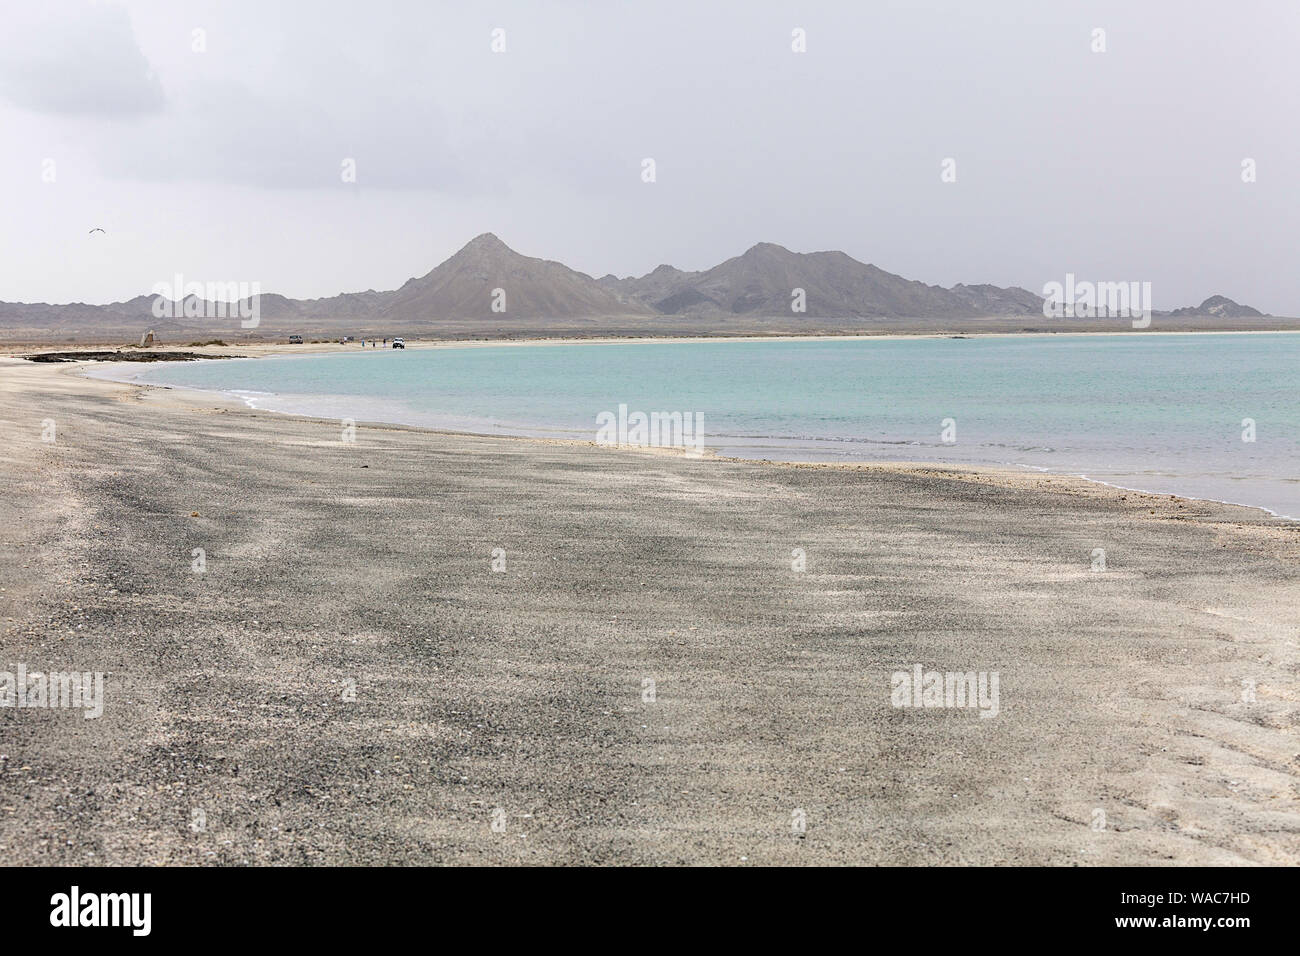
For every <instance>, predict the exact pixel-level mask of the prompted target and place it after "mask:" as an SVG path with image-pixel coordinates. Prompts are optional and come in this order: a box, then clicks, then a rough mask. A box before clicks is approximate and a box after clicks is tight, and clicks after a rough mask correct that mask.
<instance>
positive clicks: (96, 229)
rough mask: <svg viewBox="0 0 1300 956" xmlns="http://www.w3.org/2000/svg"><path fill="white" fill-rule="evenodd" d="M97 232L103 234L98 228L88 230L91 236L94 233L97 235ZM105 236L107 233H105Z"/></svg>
mask: <svg viewBox="0 0 1300 956" xmlns="http://www.w3.org/2000/svg"><path fill="white" fill-rule="evenodd" d="M97 232H104V230H103V229H100V228H99V227H98V226H96V227H95V228H94V229H92V230H90V234H91V235H92V236H93V235H94V234H95V233H97ZM105 235H107V233H105Z"/></svg>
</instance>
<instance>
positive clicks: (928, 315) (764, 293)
mask: <svg viewBox="0 0 1300 956" xmlns="http://www.w3.org/2000/svg"><path fill="white" fill-rule="evenodd" d="M796 290H802V291H801V292H799V291H796ZM156 302H157V298H156V297H155V296H152V295H141V296H137V297H136V298H134V299H131V300H129V301H126V302H115V303H112V304H110V305H103V306H95V305H85V304H81V303H73V304H69V305H46V304H25V303H0V328H6V329H19V328H21V329H31V330H45V331H47V332H49V333H60V332H68V331H89V330H94V329H101V330H109V329H112V330H118V329H140V330H143V329H146V328H152V329H156V330H157V331H159V332H160V333H163V332H169V331H170V332H177V333H180V332H183V331H184V330H187V329H194V330H209V331H211V330H214V329H215V328H217V327H216V326H214V324H213V320H211V319H205V318H202V316H204V315H212V314H215V311H209V309H210V308H212V307H211V304H210V303H206V302H204V301H203V300H201V299H198V298H196V297H193V296H191V297H189V298H187V299H183V300H181V301H180V302H179V303H178V304H177V305H176V306H175V307H174V308H173V309H168V310H167V314H168V316H171V315H176V316H180V317H179V318H170V317H165V318H159V317H158V315H157V312H156V311H155V304H156ZM796 302H797V303H798V304H800V305H802V309H799V308H794V307H792V306H793V305H794V304H795V303H796ZM1042 305H1043V297H1042V296H1041V295H1039V294H1036V293H1034V292H1030V291H1029V290H1027V289H1021V288H1016V287H1012V288H1001V287H999V286H994V285H956V286H953V287H952V288H950V289H945V288H942V287H941V286H935V285H926V284H925V283H923V282H916V281H914V280H910V279H904V278H903V277H902V276H898V275H894V274H893V273H890V272H886V271H885V270H884V269H881V268H879V267H877V266H874V265H870V264H868V263H863V262H859V261H857V260H856V259H854V258H852V257H851V256H848V255H846V254H845V253H843V252H812V253H797V252H791V251H790V250H789V249H786V248H783V247H782V246H778V245H775V244H773V243H770V242H762V243H759V244H758V245H756V246H753V247H752V248H750V249H748V250H747V251H746V252H745V253H744V254H742V255H739V256H736V257H734V258H732V259H728V260H727V261H725V262H722V263H720V264H718V265H716V266H714V267H713V268H712V269H708V270H706V271H703V272H683V271H682V270H680V269H676V268H674V267H673V266H670V265H661V266H659V267H658V268H656V269H655V270H654V271H652V272H650V273H649V274H647V275H644V276H640V277H628V278H624V279H620V278H617V277H616V276H613V275H607V276H605V277H604V278H601V279H594V278H592V277H591V276H588V275H586V274H584V273H581V272H577V271H575V270H573V269H570V268H569V267H568V266H565V265H563V264H561V263H559V262H552V261H550V260H547V259H535V258H532V257H530V256H524V255H520V254H519V253H517V252H515V251H514V250H513V249H511V248H510V247H509V246H507V245H506V244H505V243H504V242H502V241H501V240H500V239H498V238H497V237H496V236H494V235H492V234H491V233H484V234H483V235H481V236H477V237H476V238H474V239H473V240H471V241H470V242H469V243H468V244H467V245H466V246H465V247H464V248H462V249H461V250H460V251H459V252H457V253H456V254H455V255H453V256H452V257H451V258H450V259H448V260H447V261H446V262H443V263H442V264H441V265H439V266H437V267H436V268H435V269H433V270H432V271H431V272H429V273H428V274H426V275H424V276H421V277H419V278H414V279H410V280H408V281H407V282H406V283H405V284H403V285H402V287H401V288H399V289H395V290H393V291H391V292H376V291H374V290H367V291H365V292H353V293H345V294H342V295H336V296H332V297H329V298H323V299H289V298H286V297H285V296H282V295H277V294H274V293H267V292H263V293H262V295H261V299H260V318H261V323H262V325H261V327H262V328H264V329H266V330H267V331H270V330H279V331H290V330H293V328H294V327H295V326H296V325H311V326H312V327H314V328H318V329H322V330H325V331H326V332H327V333H328V330H330V329H334V330H351V328H352V327H353V326H358V327H361V326H365V327H372V328H374V327H389V326H391V327H393V328H402V329H412V328H423V329H425V330H427V331H429V332H435V333H436V332H437V331H438V329H439V324H440V323H453V324H455V325H456V327H457V328H460V329H466V328H473V327H474V326H475V323H482V324H483V328H484V329H491V328H494V327H500V326H501V323H503V322H505V321H507V320H508V321H512V322H517V321H519V320H525V321H546V320H560V321H568V320H594V319H625V320H631V324H632V325H635V326H636V327H637V328H645V329H653V328H654V325H653V320H654V319H655V317H664V318H671V319H676V320H717V319H725V318H727V317H736V318H746V317H748V318H762V317H771V318H778V317H779V318H782V319H784V320H786V322H785V325H786V326H790V327H795V326H797V323H798V322H799V320H801V319H811V318H816V319H819V320H825V319H842V320H861V321H862V322H867V321H872V320H880V319H917V318H920V319H962V318H972V319H973V318H980V317H999V316H1001V317H1014V316H1024V317H1037V318H1039V319H1041V318H1042ZM187 307H188V308H187ZM1164 314H1171V315H1174V316H1207V317H1213V318H1218V319H1232V318H1243V317H1249V318H1253V317H1261V316H1262V313H1260V312H1259V311H1257V310H1255V309H1252V308H1250V307H1249V306H1242V305H1238V304H1237V303H1235V302H1233V301H1232V300H1231V299H1228V298H1225V297H1224V296H1212V297H1210V298H1209V299H1206V300H1205V302H1203V303H1201V305H1199V306H1196V307H1194V308H1187V309H1178V310H1176V311H1174V312H1172V313H1164ZM187 316H188V317H187ZM670 324H671V323H670ZM225 325H226V326H228V327H230V328H231V329H232V331H233V330H234V329H235V328H237V320H226V322H225ZM680 325H681V323H680V322H678V323H677V324H674V325H673V327H674V328H676V327H679V326H680Z"/></svg>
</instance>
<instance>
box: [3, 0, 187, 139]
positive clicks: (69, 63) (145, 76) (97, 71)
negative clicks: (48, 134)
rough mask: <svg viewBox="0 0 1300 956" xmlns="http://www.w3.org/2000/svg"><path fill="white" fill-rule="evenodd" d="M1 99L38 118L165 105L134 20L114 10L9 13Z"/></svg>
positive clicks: (63, 7) (85, 7)
mask: <svg viewBox="0 0 1300 956" xmlns="http://www.w3.org/2000/svg"><path fill="white" fill-rule="evenodd" d="M0 95H3V96H4V97H5V98H6V99H8V100H9V101H10V102H12V103H13V104H14V105H16V106H19V107H21V108H23V109H28V110H33V111H36V112H40V113H55V114H68V115H97V116H106V117H123V116H138V115H141V114H149V113H156V112H158V111H159V110H161V109H163V107H164V105H165V103H166V97H165V95H164V93H163V88H162V84H161V83H160V82H159V80H158V77H157V76H155V75H154V73H153V71H152V69H151V67H150V65H149V62H148V60H146V59H145V56H144V54H143V53H142V52H141V51H140V47H139V44H138V43H137V42H136V38H135V33H134V31H133V30H132V27H131V18H130V16H129V15H128V13H127V11H126V10H125V9H123V8H122V7H120V6H116V5H111V4H94V5H91V4H77V5H72V4H66V3H52V4H50V5H48V6H40V5H35V6H33V7H32V8H28V9H25V10H19V11H14V12H12V13H11V14H10V15H9V17H8V18H7V21H6V28H5V30H4V31H3V33H0Z"/></svg>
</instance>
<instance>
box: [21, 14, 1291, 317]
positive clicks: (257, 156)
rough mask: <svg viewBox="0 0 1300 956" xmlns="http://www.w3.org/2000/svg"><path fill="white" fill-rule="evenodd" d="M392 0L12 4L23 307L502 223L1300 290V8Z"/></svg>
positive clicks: (327, 270) (867, 257)
mask: <svg viewBox="0 0 1300 956" xmlns="http://www.w3.org/2000/svg"><path fill="white" fill-rule="evenodd" d="M384 9H385V16H382V17H381V16H375V17H372V18H367V17H366V16H364V15H358V13H357V8H355V7H354V6H352V5H347V4H340V3H327V4H312V5H305V4H299V5H293V4H290V5H287V7H285V8H279V9H276V10H273V11H268V10H264V9H262V8H261V7H259V5H257V4H253V3H250V2H237V3H232V4H223V5H218V4H213V3H206V2H205V3H185V4H164V3H160V2H129V0H128V2H124V3H120V4H115V3H96V4H90V3H81V2H72V0H57V2H53V3H49V4H44V5H42V6H41V7H39V8H31V9H14V10H7V11H5V13H4V14H3V17H4V24H5V30H4V33H3V35H0V126H2V127H3V128H4V129H5V131H6V133H7V134H8V135H7V136H6V143H7V145H8V146H9V149H8V150H6V152H5V153H4V155H3V156H0V172H3V174H4V181H5V182H6V183H7V184H8V189H7V190H6V195H5V207H6V212H7V213H8V215H7V216H6V225H5V228H4V229H3V230H0V243H2V244H0V254H3V256H4V258H5V261H6V263H8V264H9V268H8V269H6V270H5V274H4V275H3V277H0V300H4V301H18V302H54V303H64V302H76V301H83V302H91V303H106V302H112V301H120V300H125V299H130V298H133V297H135V296H138V295H142V294H148V292H149V290H150V289H151V287H152V286H153V285H154V284H155V283H157V282H159V281H166V280H170V278H171V277H172V276H173V275H174V274H176V273H183V274H184V275H185V276H186V277H187V278H194V279H199V280H206V281H218V280H221V281H224V280H245V281H256V282H260V283H261V285H262V289H263V290H264V291H266V292H276V293H280V294H283V295H286V296H289V297H292V298H318V297H324V296H331V295H335V294H338V293H341V292H355V291H362V290H365V289H377V290H387V289H395V288H397V287H399V286H400V285H401V284H402V283H403V282H405V281H406V280H407V279H409V278H411V277H413V276H420V275H423V274H425V273H426V272H428V271H429V270H430V269H431V268H433V267H434V266H435V265H437V264H438V263H440V262H442V261H443V260H445V259H446V258H447V257H448V256H450V255H452V254H453V253H455V252H456V251H457V250H458V249H459V248H460V247H461V246H462V245H464V243H465V242H467V241H469V239H470V238H472V237H473V236H475V235H478V234H480V233H483V232H492V233H495V234H496V235H498V236H499V237H500V238H501V239H502V240H503V241H504V242H506V243H507V244H508V245H510V246H511V248H513V249H515V250H517V251H518V252H520V253H522V254H524V255H528V256H536V257H539V258H544V259H554V260H557V261H560V262H563V263H564V264H566V265H568V266H571V267H572V268H574V269H577V270H579V271H582V272H585V273H587V274H589V275H592V276H595V277H599V276H602V275H605V274H607V273H614V274H616V275H618V276H627V275H643V274H645V273H647V272H649V271H651V270H653V269H654V268H655V267H656V266H658V265H660V264H662V263H668V264H671V265H673V266H675V267H677V268H679V269H683V270H687V271H695V270H700V269H707V268H710V267H711V266H714V265H716V264H717V263H719V262H722V261H724V260H726V259H728V258H730V257H732V256H735V255H739V254H740V253H742V252H743V251H744V250H745V249H748V248H749V247H750V246H752V245H754V244H755V243H758V242H773V243H777V244H779V245H782V246H785V247H786V248H789V249H791V250H792V251H795V252H814V251H819V250H829V249H837V250H842V251H844V252H846V253H847V254H849V255H851V256H853V257H854V258H855V259H859V260H861V261H863V262H871V263H873V264H875V265H877V266H879V267H880V268H882V269H886V270H888V271H890V272H893V273H897V274H899V275H902V276H905V277H906V278H909V279H916V280H920V281H922V282H926V283H929V284H935V285H942V286H945V287H950V286H952V285H954V284H956V283H968V284H974V283H993V284H996V285H999V286H1021V287H1023V288H1026V289H1029V290H1031V291H1033V292H1038V291H1039V290H1040V289H1041V287H1042V285H1043V284H1044V283H1045V282H1048V281H1052V280H1059V279H1061V278H1062V277H1063V276H1064V275H1065V273H1067V272H1073V273H1075V274H1077V275H1080V276H1087V277H1089V278H1095V279H1097V280H1105V281H1127V280H1142V281H1150V282H1151V283H1152V286H1153V289H1154V305H1155V308H1157V309H1161V310H1164V309H1173V308H1178V307H1181V306H1187V305H1195V304H1197V303H1199V302H1201V301H1202V300H1203V299H1205V298H1206V297H1207V296H1209V295H1212V294H1223V295H1226V296H1229V297H1230V298H1232V299H1235V300H1236V301H1238V302H1241V303H1244V304H1248V305H1251V306H1254V307H1255V308H1258V309H1260V310H1261V311H1264V312H1267V313H1272V314H1275V315H1296V314H1300V274H1297V272H1296V270H1295V269H1294V268H1292V261H1291V259H1292V257H1291V256H1290V255H1289V253H1290V252H1291V250H1292V249H1293V248H1294V231H1295V229H1294V227H1295V224H1296V222H1297V221H1300V217H1298V216H1297V212H1300V191H1298V190H1297V188H1296V186H1295V183H1294V181H1293V180H1292V178H1291V177H1290V176H1289V175H1288V174H1286V173H1285V170H1286V169H1287V168H1289V167H1290V166H1293V165H1294V162H1295V160H1296V159H1297V158H1298V155H1300V133H1298V132H1297V131H1296V129H1295V127H1294V124H1293V123H1290V122H1288V121H1286V119H1285V117H1286V116H1289V115H1294V113H1295V112H1296V110H1295V107H1296V106H1297V105H1300V96H1298V95H1297V92H1296V84H1295V83H1294V80H1293V77H1292V75H1291V74H1292V72H1293V70H1292V68H1291V66H1290V58H1291V56H1292V51H1291V49H1290V48H1291V46H1293V38H1294V37H1295V36H1296V32H1297V31H1296V29H1295V28H1296V27H1297V26H1300V9H1297V8H1294V7H1291V6H1286V5H1283V4H1281V3H1267V2H1255V3H1246V4H1237V5H1234V6H1233V7H1232V8H1231V9H1227V8H1224V7H1222V6H1221V5H1218V6H1216V5H1214V4H1210V3H1191V4H1175V3H1172V2H1161V3H1151V4H1147V5H1143V7H1142V8H1141V9H1130V8H1128V7H1127V6H1125V5H1123V4H1119V3H1089V4H1084V3H1062V4H1057V5H1053V7H1052V8H1051V9H1042V8H1040V6H1038V5H1035V4H1032V3H1028V2H1006V3H1001V4H999V5H997V7H996V8H982V9H968V8H966V7H965V6H963V5H961V4H957V3H935V4H927V5H925V6H924V7H917V6H916V5H904V4H900V3H886V4H880V5H874V6H873V8H872V9H860V8H858V7H857V5H854V4H847V3H843V4H824V5H818V6H817V7H815V8H805V7H802V6H800V5H798V4H788V3H775V2H766V3H745V4H737V3H718V4H713V5H710V6H709V7H708V8H707V9H699V8H698V7H695V6H692V5H689V4H681V3H667V4H656V5H655V6H653V7H622V6H620V7H618V8H600V9H591V8H586V7H583V6H582V5H578V4H571V3H554V4H549V5H547V6H546V7H544V8H542V7H539V6H537V5H528V4H522V3H498V4H494V5H492V6H491V7H490V8H488V9H486V10H482V11H480V10H467V9H464V8H458V7H452V6H436V7H427V6H425V5H417V4H403V3H397V4H393V5H391V6H386V7H385V8H384ZM289 10H292V11H294V12H288V11H289ZM394 11H396V12H398V13H399V14H400V16H401V18H402V20H403V22H404V25H405V26H406V28H405V29H403V30H401V31H400V32H399V31H395V30H394V29H393V28H392V26H391V25H390V24H389V23H388V22H386V21H390V20H391V19H392V16H391V15H392V13H393V12H394ZM1097 28H1100V29H1103V30H1104V31H1105V47H1106V49H1105V52H1093V49H1092V47H1093V46H1094V45H1095V42H1096V41H1095V40H1094V30H1095V29H1097ZM496 29H501V30H504V31H505V32H504V35H503V36H502V35H500V34H498V35H496V40H497V43H498V46H500V41H501V40H502V39H503V40H504V45H505V49H504V51H502V52H494V51H493V49H492V45H493V42H494V35H493V31H494V30H496ZM796 29H800V30H803V31H805V33H804V35H805V36H806V52H795V51H794V50H793V49H792V31H794V30H796ZM196 30H201V31H203V32H202V33H201V34H196V33H195V32H194V31H196ZM200 47H201V49H199V48H200ZM645 158H653V159H654V161H655V173H656V176H655V181H654V182H645V181H643V176H642V171H643V166H642V163H643V160H644V159H645ZM948 158H952V159H954V160H955V161H956V167H955V168H956V181H955V182H944V181H943V178H942V172H943V165H942V164H943V163H944V161H945V160H946V159H948ZM1247 159H1250V160H1253V161H1254V163H1255V169H1256V175H1257V178H1256V181H1254V182H1243V179H1242V163H1243V161H1244V160H1247ZM349 160H351V161H354V162H355V170H356V176H355V179H356V181H355V183H353V182H345V181H344V177H343V175H342V173H343V171H344V169H345V166H344V164H345V163H347V162H348V161H349ZM51 172H52V173H53V175H52V176H51V175H50V174H51ZM94 227H102V228H103V229H104V230H105V233H103V234H98V233H97V234H95V235H94V236H93V237H92V236H90V235H89V234H88V233H89V230H90V229H92V228H94Z"/></svg>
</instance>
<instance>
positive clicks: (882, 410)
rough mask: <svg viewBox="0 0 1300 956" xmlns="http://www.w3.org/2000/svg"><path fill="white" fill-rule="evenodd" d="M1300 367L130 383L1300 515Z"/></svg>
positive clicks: (996, 360)
mask: <svg viewBox="0 0 1300 956" xmlns="http://www.w3.org/2000/svg"><path fill="white" fill-rule="evenodd" d="M1298 368H1300V336H1296V335H1291V334H1287V333H1260V334H1250V335H1232V334H1226V335H1214V334H1207V335H1162V334H1157V333H1149V334H1143V335H1138V334H1127V335H1114V336H1110V335H1106V336H1098V335H1089V336H1008V337H977V338H969V339H945V338H914V339H865V340H843V339H840V340H835V339H814V340H802V341H772V342H738V341H709V342H681V343H654V344H629V345H619V344H587V345H539V346H509V345H504V346H488V347H474V348H460V347H447V348H434V349H408V350H406V351H400V350H399V351H394V350H382V349H377V350H374V351H370V350H366V351H362V350H361V349H358V350H357V351H356V352H355V353H333V354H322V355H307V356H292V357H285V358H268V359H257V360H235V361H223V362H188V363H174V364H172V363H169V364H164V365H158V366H153V367H150V368H147V369H145V370H144V371H142V372H140V373H139V374H138V375H136V376H135V380H138V381H145V382H157V383H164V384H172V385H186V386H190V387H194V388H205V389H216V390H220V391H226V392H234V393H236V394H239V395H240V396H241V397H243V398H244V399H245V401H247V402H248V403H249V404H250V405H253V406H255V407H258V408H265V409H271V410H276V411H282V412H294V413H300V414H310V415H318V416H324V417H335V418H353V419H356V420H358V421H389V422H397V423H402V424H411V425H424V426H430V427H436V428H445V429H452V430H459V431H472V432H482V433H488V434H514V435H538V436H548V437H564V438H579V439H587V440H592V439H595V438H596V437H597V416H598V415H599V414H600V413H602V412H611V413H617V411H618V407H619V405H620V404H626V405H627V406H628V409H629V410H630V411H638V410H639V411H643V412H652V411H668V412H674V411H677V412H683V413H701V414H702V415H703V430H704V435H705V443H706V444H707V445H708V446H710V447H713V448H716V449H718V450H719V452H720V453H721V454H728V455H737V456H740V457H748V458H758V459H779V460H798V461H805V460H833V461H900V460H902V461H935V462H951V463H968V464H992V465H1012V466H1018V467H1023V468H1027V469H1037V470H1042V471H1049V472H1055V473H1063V474H1075V475H1084V476H1087V477H1089V478H1093V479H1097V480H1102V481H1107V482H1110V483H1112V484H1116V485H1120V486H1122V487H1126V488H1136V489H1141V490H1147V491H1156V492H1163V493H1170V494H1181V495H1187V496H1190V497H1200V498H1212V499H1216V500H1220V501H1231V502H1236V503H1240V504H1248V505H1255V506H1258V507H1263V508H1267V509H1268V510H1270V511H1273V512H1275V513H1277V514H1282V515H1287V516H1293V517H1294V516H1300V477H1298V475H1300V467H1297V466H1298V465H1300V401H1297V384H1298V383H1300V372H1298V371H1297V369H1298ZM946 419H951V420H952V422H951V423H950V427H949V430H948V434H947V435H945V434H944V426H945V420H946ZM1245 419H1250V420H1252V421H1253V422H1254V441H1243V432H1244V431H1245V429H1246V428H1247V427H1248V426H1247V425H1244V424H1243V420H1245ZM945 437H948V438H955V441H951V442H950V441H945V440H944V439H945Z"/></svg>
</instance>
